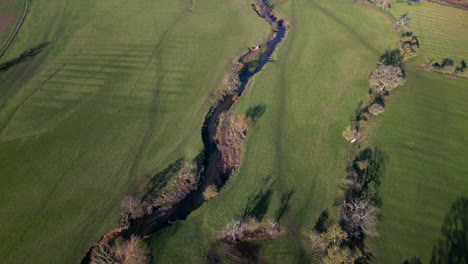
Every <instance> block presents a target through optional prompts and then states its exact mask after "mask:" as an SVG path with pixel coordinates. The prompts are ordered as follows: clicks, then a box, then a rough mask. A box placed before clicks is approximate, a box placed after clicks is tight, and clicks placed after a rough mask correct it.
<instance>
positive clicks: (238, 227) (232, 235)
mask: <svg viewBox="0 0 468 264" xmlns="http://www.w3.org/2000/svg"><path fill="white" fill-rule="evenodd" d="M245 228H246V224H245V223H244V222H243V221H241V220H237V219H236V220H232V221H231V222H229V223H228V224H227V225H226V233H225V237H226V239H228V240H230V241H232V242H236V241H240V240H242V239H243V238H244V231H245Z"/></svg>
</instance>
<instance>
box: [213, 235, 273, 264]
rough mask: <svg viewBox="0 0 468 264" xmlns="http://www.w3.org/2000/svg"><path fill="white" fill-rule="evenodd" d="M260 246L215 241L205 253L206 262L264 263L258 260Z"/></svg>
mask: <svg viewBox="0 0 468 264" xmlns="http://www.w3.org/2000/svg"><path fill="white" fill-rule="evenodd" d="M260 250H261V246H260V245H259V244H257V243H255V242H249V241H242V242H239V243H235V244H231V243H227V242H225V241H223V240H218V241H216V242H215V243H214V244H213V246H212V247H211V248H210V249H209V250H208V252H207V256H206V259H207V262H208V263H210V264H215V263H216V264H218V263H242V264H257V263H266V262H265V261H264V260H262V259H261V258H260Z"/></svg>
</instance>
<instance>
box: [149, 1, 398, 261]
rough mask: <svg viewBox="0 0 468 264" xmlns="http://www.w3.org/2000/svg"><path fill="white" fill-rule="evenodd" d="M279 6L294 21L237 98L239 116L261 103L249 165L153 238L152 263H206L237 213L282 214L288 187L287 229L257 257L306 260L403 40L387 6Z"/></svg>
mask: <svg viewBox="0 0 468 264" xmlns="http://www.w3.org/2000/svg"><path fill="white" fill-rule="evenodd" d="M277 8H278V11H279V13H280V14H282V15H284V16H285V17H286V19H287V20H288V22H289V23H290V24H291V29H290V31H289V32H288V34H287V36H286V40H285V42H284V43H283V44H282V46H281V47H280V48H279V51H278V53H277V59H278V60H277V61H275V62H273V63H270V64H267V65H266V67H265V69H264V70H263V71H262V72H260V73H259V74H258V75H256V76H255V77H254V79H253V82H252V83H251V84H250V87H249V89H248V90H247V93H246V94H245V95H244V97H243V98H241V99H240V101H239V102H238V104H237V105H236V111H237V112H238V113H239V114H244V113H245V112H246V111H247V109H249V108H250V107H254V106H261V107H264V109H265V113H264V114H263V115H262V116H261V117H260V118H258V120H257V121H256V123H255V124H254V125H253V126H252V127H251V128H250V130H249V132H248V142H247V146H246V151H245V156H244V161H243V164H242V166H241V168H240V169H239V171H238V173H237V174H236V175H235V176H234V177H233V178H232V179H230V181H229V182H228V183H227V185H226V186H225V188H224V189H223V190H222V191H221V193H220V194H219V196H217V197H216V198H214V199H212V200H210V201H209V202H207V203H206V204H205V205H203V206H202V207H201V208H200V209H199V210H197V211H195V212H194V213H193V214H192V215H190V216H189V218H188V220H187V221H183V222H178V223H177V224H174V225H173V226H171V227H170V228H168V229H166V230H164V231H162V232H159V233H158V234H156V235H155V236H154V238H153V240H152V247H153V253H154V256H155V257H156V259H155V263H189V262H190V263H206V258H207V255H208V253H207V252H208V251H209V249H210V248H211V247H212V246H213V243H214V241H215V240H216V238H217V236H218V235H219V233H220V232H221V231H222V230H223V229H224V227H225V225H226V224H227V223H228V222H229V221H230V220H231V219H233V218H240V217H242V215H243V213H244V210H245V208H246V207H247V206H248V205H249V206H251V207H253V208H254V210H253V211H254V212H253V213H254V214H255V215H256V216H257V217H262V218H263V219H266V218H270V217H272V218H276V217H278V216H280V215H281V214H279V212H281V211H282V210H279V209H280V208H281V205H286V203H282V202H281V198H282V197H286V196H285V195H287V194H288V193H289V192H292V193H293V195H292V197H291V199H290V200H289V202H288V203H287V205H286V206H284V207H283V208H287V207H289V209H287V210H283V211H285V212H284V215H283V216H282V217H281V219H280V223H281V225H282V226H283V227H284V228H286V230H287V231H288V234H287V235H285V236H282V237H280V238H277V239H275V240H273V241H271V240H264V241H259V242H258V244H259V256H258V257H257V258H255V257H252V258H254V259H251V260H252V261H253V262H252V263H262V262H264V263H310V262H307V261H310V257H311V256H310V248H309V245H308V244H307V242H306V240H305V239H303V238H304V236H303V235H304V233H305V232H307V231H310V230H311V229H312V228H313V226H314V225H315V222H316V220H317V218H318V216H319V215H320V213H321V212H322V211H323V210H325V209H327V208H329V207H330V206H331V205H332V204H333V202H334V199H335V197H336V196H337V195H338V193H339V190H340V184H341V182H342V180H343V177H344V175H345V167H346V165H347V160H348V159H349V157H348V149H349V143H347V142H346V141H345V140H344V139H343V137H342V136H341V132H342V131H343V130H344V128H345V127H346V126H347V125H349V119H350V117H351V114H352V113H353V109H354V108H355V107H356V106H357V104H358V102H359V100H360V99H361V98H362V97H363V96H365V94H366V92H367V90H368V81H367V76H368V75H369V73H370V72H371V71H372V69H373V68H374V67H375V64H376V62H377V60H378V58H379V57H380V55H381V53H383V52H384V51H385V49H386V48H391V47H394V46H395V45H396V43H397V38H396V36H395V35H394V34H393V31H392V26H391V24H390V23H389V22H388V20H387V19H386V18H385V16H384V15H383V14H381V13H379V12H376V11H375V10H374V9H373V8H371V7H368V6H363V5H360V4H357V3H354V2H352V1H325V0H323V1H322V0H319V1H318V0H289V1H283V2H281V4H279V3H277ZM249 197H258V198H257V199H251V200H250V202H249ZM254 253H255V252H254ZM254 255H255V254H254Z"/></svg>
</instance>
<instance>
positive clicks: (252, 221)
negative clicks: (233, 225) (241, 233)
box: [245, 216, 260, 233]
mask: <svg viewBox="0 0 468 264" xmlns="http://www.w3.org/2000/svg"><path fill="white" fill-rule="evenodd" d="M259 227H260V223H259V222H258V221H257V218H255V217H253V216H250V217H249V218H247V220H246V221H245V231H248V232H251V233H253V232H255V231H256V230H257V229H258V228H259Z"/></svg>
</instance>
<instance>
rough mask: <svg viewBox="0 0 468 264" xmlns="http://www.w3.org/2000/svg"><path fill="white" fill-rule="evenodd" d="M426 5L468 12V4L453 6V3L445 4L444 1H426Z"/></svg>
mask: <svg viewBox="0 0 468 264" xmlns="http://www.w3.org/2000/svg"><path fill="white" fill-rule="evenodd" d="M426 1H427V2H428V3H432V4H437V5H443V6H450V7H453V8H458V9H461V10H465V11H468V3H462V4H459V5H457V4H454V3H450V2H446V1H440V0H426Z"/></svg>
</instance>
